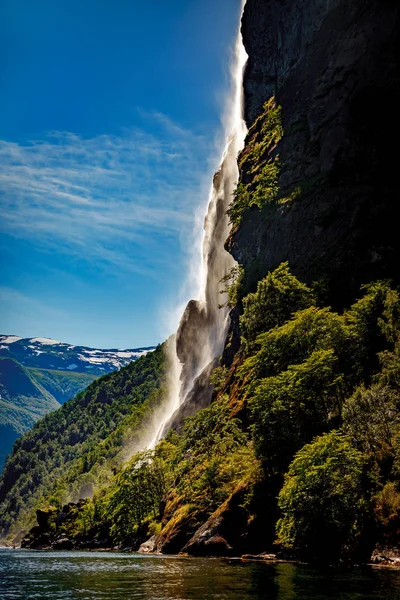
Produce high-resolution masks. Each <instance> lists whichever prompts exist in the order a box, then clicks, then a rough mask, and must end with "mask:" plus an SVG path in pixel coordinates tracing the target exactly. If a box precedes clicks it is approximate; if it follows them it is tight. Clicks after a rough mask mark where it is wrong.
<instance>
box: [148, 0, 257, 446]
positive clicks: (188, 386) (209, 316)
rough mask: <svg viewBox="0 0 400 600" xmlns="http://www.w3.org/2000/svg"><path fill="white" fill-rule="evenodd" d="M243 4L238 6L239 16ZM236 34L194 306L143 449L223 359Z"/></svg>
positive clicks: (202, 393)
mask: <svg viewBox="0 0 400 600" xmlns="http://www.w3.org/2000/svg"><path fill="white" fill-rule="evenodd" d="M244 4H245V0H244V1H243V3H242V10H241V15H242V14H243V8H244ZM241 15H240V21H239V29H238V34H237V37H236V42H235V48H234V56H233V60H232V64H231V87H230V92H229V98H228V105H227V111H226V119H225V148H224V151H223V154H222V159H221V163H220V167H219V169H218V171H217V172H216V173H215V175H214V177H213V181H212V185H211V190H210V195H209V202H208V210H207V214H206V216H205V220H204V235H203V240H202V257H201V264H200V265H199V264H197V265H195V266H194V265H193V268H194V269H196V271H197V273H198V274H199V276H198V277H197V281H198V290H197V294H196V295H197V298H198V299H197V300H191V301H190V302H189V303H188V305H187V307H186V309H185V311H184V313H183V315H182V317H181V320H180V324H179V328H178V331H177V332H176V333H175V334H174V335H173V336H171V337H170V338H169V339H168V341H167V343H166V353H167V382H166V385H167V399H166V401H165V404H164V406H163V409H162V415H161V416H160V415H159V416H158V427H157V434H156V435H155V436H154V438H153V439H152V440H151V442H149V443H148V444H147V447H148V448H152V447H154V445H155V444H156V442H157V441H158V440H159V439H161V438H162V437H163V436H164V435H166V433H167V432H168V430H169V429H170V427H171V425H172V424H173V422H174V417H175V418H176V415H177V414H178V413H180V416H179V419H181V418H183V417H185V416H188V415H189V414H193V413H194V412H196V410H198V409H199V408H203V407H204V406H207V405H208V404H209V402H210V400H211V394H212V387H211V385H210V383H209V377H210V374H211V372H212V370H213V368H214V367H215V366H216V364H217V360H218V358H219V356H220V355H221V353H222V350H223V347H224V343H225V339H226V335H227V330H228V327H229V309H228V308H227V307H226V306H225V307H223V308H221V307H220V305H221V304H223V303H224V301H225V300H226V298H224V296H223V295H221V293H220V291H221V288H222V287H223V286H222V284H221V279H222V278H223V277H224V276H225V275H227V274H228V273H229V272H230V270H231V269H232V267H234V265H235V261H234V259H233V258H232V256H231V255H230V254H229V253H228V252H226V250H225V248H224V243H225V241H226V239H227V237H228V235H229V231H230V225H229V219H228V217H227V214H226V211H227V209H228V207H229V204H230V203H231V201H232V196H233V192H234V189H235V186H236V182H237V180H238V175H239V173H238V167H237V156H238V153H239V152H240V150H241V149H242V148H243V146H244V140H245V137H246V133H247V129H246V125H245V122H244V119H243V72H244V68H245V65H246V61H247V54H246V51H245V49H244V46H243V42H242V36H241V32H240V22H241Z"/></svg>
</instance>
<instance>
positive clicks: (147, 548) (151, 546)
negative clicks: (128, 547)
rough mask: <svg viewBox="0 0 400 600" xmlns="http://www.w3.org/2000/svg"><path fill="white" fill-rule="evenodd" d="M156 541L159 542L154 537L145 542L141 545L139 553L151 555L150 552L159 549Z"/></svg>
mask: <svg viewBox="0 0 400 600" xmlns="http://www.w3.org/2000/svg"><path fill="white" fill-rule="evenodd" d="M156 541H157V536H155V535H152V536H151V538H149V539H148V540H147V541H146V542H143V544H141V546H140V547H139V550H138V552H141V553H143V554H149V553H150V552H155V551H156V547H157V545H156Z"/></svg>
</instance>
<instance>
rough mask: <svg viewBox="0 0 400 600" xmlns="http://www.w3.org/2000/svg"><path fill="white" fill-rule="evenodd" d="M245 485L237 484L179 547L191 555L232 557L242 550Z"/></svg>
mask: <svg viewBox="0 0 400 600" xmlns="http://www.w3.org/2000/svg"><path fill="white" fill-rule="evenodd" d="M246 489H247V488H246V486H244V485H240V486H239V487H238V488H237V489H236V490H235V491H234V492H233V494H232V495H231V496H230V497H229V498H228V499H227V500H226V501H225V502H224V503H223V504H222V505H221V506H220V507H219V508H218V509H217V510H216V511H215V512H214V513H213V514H212V515H211V516H210V517H209V519H207V521H206V522H205V523H204V524H203V525H202V526H201V527H200V528H199V529H198V530H197V531H196V532H195V534H194V535H193V537H192V538H191V539H190V540H189V541H188V542H187V544H186V545H185V546H184V547H183V548H182V553H186V554H190V555H193V556H231V555H232V554H235V553H241V549H242V547H243V539H244V536H245V534H246V531H247V523H248V513H247V511H246V509H245V508H243V506H242V503H243V500H244V495H245V493H246Z"/></svg>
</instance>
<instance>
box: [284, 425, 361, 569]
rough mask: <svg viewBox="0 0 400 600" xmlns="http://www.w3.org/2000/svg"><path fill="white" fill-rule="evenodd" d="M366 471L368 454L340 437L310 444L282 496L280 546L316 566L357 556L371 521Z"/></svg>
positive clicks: (293, 465) (300, 454)
mask: <svg viewBox="0 0 400 600" xmlns="http://www.w3.org/2000/svg"><path fill="white" fill-rule="evenodd" d="M364 470H365V460H364V456H363V454H362V453H361V452H359V451H358V450H356V449H355V448H354V447H353V446H352V444H351V443H350V441H349V440H348V439H347V438H346V437H345V436H343V435H342V434H340V433H339V432H338V431H331V432H330V433H327V434H325V435H322V436H320V437H318V438H316V439H315V440H314V442H312V443H311V444H306V445H305V446H304V447H303V448H302V449H301V450H300V451H299V452H298V453H297V455H296V457H295V459H294V460H293V462H292V463H291V465H290V467H289V471H288V473H287V474H286V476H285V483H284V485H283V487H282V489H281V492H280V494H279V507H280V509H281V511H282V513H283V517H282V518H281V519H280V520H279V521H278V523H277V532H278V536H279V538H280V540H281V542H282V543H283V544H284V545H285V546H286V547H288V548H294V549H295V550H296V551H297V553H298V554H300V556H301V557H303V558H306V559H308V560H313V561H314V562H318V561H321V562H326V561H327V559H328V561H329V560H333V561H334V560H336V559H337V557H338V556H341V558H342V560H343V559H344V558H346V555H348V554H349V555H352V554H354V553H355V550H356V549H357V548H360V545H361V544H360V542H362V541H364V540H363V539H360V536H361V534H362V533H363V531H364V527H365V523H366V522H368V517H369V515H368V509H369V507H368V504H369V503H368V499H367V498H366V489H365V482H364ZM327 540H328V544H327Z"/></svg>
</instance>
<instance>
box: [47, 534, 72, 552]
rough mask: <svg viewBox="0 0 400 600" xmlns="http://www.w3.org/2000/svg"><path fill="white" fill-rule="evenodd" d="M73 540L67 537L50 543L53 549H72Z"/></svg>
mask: <svg viewBox="0 0 400 600" xmlns="http://www.w3.org/2000/svg"><path fill="white" fill-rule="evenodd" d="M73 547H74V542H73V541H72V540H70V539H69V538H67V537H63V538H60V539H58V540H55V541H54V542H53V544H52V548H53V550H72V549H73Z"/></svg>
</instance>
